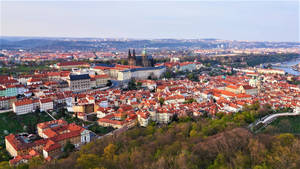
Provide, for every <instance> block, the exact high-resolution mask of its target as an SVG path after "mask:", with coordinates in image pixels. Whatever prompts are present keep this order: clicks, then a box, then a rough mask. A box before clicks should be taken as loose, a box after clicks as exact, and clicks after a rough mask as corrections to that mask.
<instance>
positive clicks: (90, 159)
mask: <svg viewBox="0 0 300 169" xmlns="http://www.w3.org/2000/svg"><path fill="white" fill-rule="evenodd" d="M100 160H101V159H100V157H98V156H97V155H96V154H81V155H80V157H79V158H78V159H77V161H76V162H77V164H76V165H77V167H79V168H82V169H91V168H96V167H97V166H98V164H99V162H100Z"/></svg>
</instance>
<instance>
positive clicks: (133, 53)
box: [132, 49, 135, 57]
mask: <svg viewBox="0 0 300 169" xmlns="http://www.w3.org/2000/svg"><path fill="white" fill-rule="evenodd" d="M132 55H133V57H135V50H134V49H133V51H132Z"/></svg>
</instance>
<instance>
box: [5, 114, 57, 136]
mask: <svg viewBox="0 0 300 169" xmlns="http://www.w3.org/2000/svg"><path fill="white" fill-rule="evenodd" d="M49 120H52V119H51V118H50V117H49V116H48V115H47V114H46V113H42V112H41V113H30V114H25V115H19V116H17V115H16V114H15V113H13V112H9V113H3V114H0V136H1V137H3V136H5V135H7V134H6V133H5V131H7V132H8V133H19V132H28V131H31V130H32V129H33V128H35V127H36V125H37V124H38V123H41V122H45V121H49Z"/></svg>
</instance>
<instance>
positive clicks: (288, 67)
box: [272, 57, 300, 76]
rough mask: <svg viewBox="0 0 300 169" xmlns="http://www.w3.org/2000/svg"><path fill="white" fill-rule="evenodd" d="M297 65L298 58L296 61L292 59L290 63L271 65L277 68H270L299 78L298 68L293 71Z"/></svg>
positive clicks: (299, 59)
mask: <svg viewBox="0 0 300 169" xmlns="http://www.w3.org/2000/svg"><path fill="white" fill-rule="evenodd" d="M298 64H300V57H298V58H296V59H292V60H290V61H285V62H281V63H279V64H278V63H275V64H272V65H278V66H272V68H274V69H280V70H283V71H285V72H286V73H288V74H292V75H296V76H300V71H299V66H298V70H294V69H293V67H294V66H295V65H298Z"/></svg>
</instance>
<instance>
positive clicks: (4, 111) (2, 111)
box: [0, 109, 13, 114]
mask: <svg viewBox="0 0 300 169" xmlns="http://www.w3.org/2000/svg"><path fill="white" fill-rule="evenodd" d="M12 111H13V109H8V110H0V114H1V113H7V112H12Z"/></svg>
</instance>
